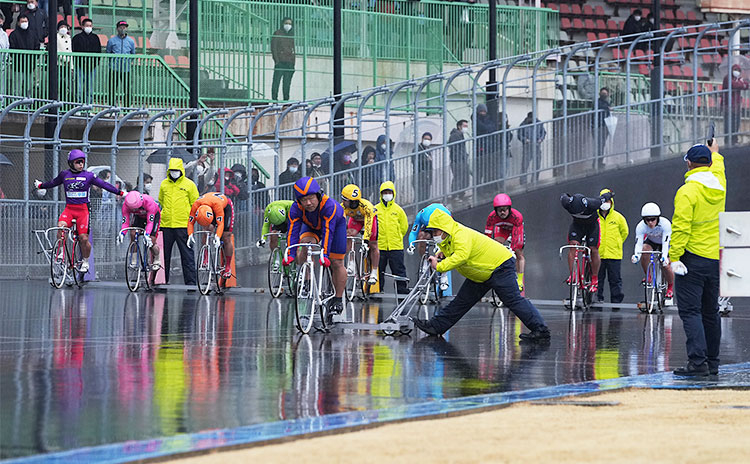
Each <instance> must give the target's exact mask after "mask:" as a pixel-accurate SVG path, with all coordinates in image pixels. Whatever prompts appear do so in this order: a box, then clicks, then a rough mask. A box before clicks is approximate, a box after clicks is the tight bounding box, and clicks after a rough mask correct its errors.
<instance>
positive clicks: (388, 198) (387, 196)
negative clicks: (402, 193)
mask: <svg viewBox="0 0 750 464" xmlns="http://www.w3.org/2000/svg"><path fill="white" fill-rule="evenodd" d="M383 201H384V202H386V203H388V202H389V201H393V194H392V193H386V194H383Z"/></svg>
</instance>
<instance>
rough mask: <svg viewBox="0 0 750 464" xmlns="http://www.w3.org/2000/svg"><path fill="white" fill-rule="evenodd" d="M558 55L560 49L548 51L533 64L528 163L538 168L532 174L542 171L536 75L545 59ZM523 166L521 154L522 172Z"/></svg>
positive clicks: (533, 177)
mask: <svg viewBox="0 0 750 464" xmlns="http://www.w3.org/2000/svg"><path fill="white" fill-rule="evenodd" d="M560 53H561V52H560V49H559V48H555V49H554V50H550V51H548V52H547V53H545V54H544V55H542V56H541V57H539V59H537V60H536V63H535V64H534V71H533V72H532V73H531V123H532V124H533V126H532V129H531V137H532V139H533V143H534V145H533V147H534V148H533V152H532V155H531V156H532V157H531V160H530V162H529V166H531V165H532V164H533V165H536V164H538V166H536V168H535V169H534V170H533V172H535V173H536V172H537V171H541V170H542V162H541V157H542V154H541V153H539V154H538V155H537V149H540V147H537V143H536V141H537V135H536V134H537V123H536V121H537V117H536V116H537V113H536V105H537V97H536V74H537V73H538V72H539V67H540V66H541V65H542V63H546V62H547V58H549V57H550V56H552V55H560ZM552 81H553V82H554V79H552ZM521 143H522V144H523V140H522V141H521ZM537 156H538V158H537ZM537 159H539V162H538V163H537V161H536V160H537ZM523 164H524V163H523V154H522V155H521V170H522V171H524V167H523ZM553 164H554V163H553ZM521 175H523V176H524V178H526V173H525V172H522V173H521ZM537 175H538V174H537ZM535 177H536V176H531V179H532V180H534V179H535Z"/></svg>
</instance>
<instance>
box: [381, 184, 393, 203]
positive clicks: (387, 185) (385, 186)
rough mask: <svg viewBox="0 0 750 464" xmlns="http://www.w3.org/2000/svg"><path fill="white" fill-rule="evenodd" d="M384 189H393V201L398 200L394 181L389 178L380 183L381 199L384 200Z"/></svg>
mask: <svg viewBox="0 0 750 464" xmlns="http://www.w3.org/2000/svg"><path fill="white" fill-rule="evenodd" d="M383 190H393V201H396V185H395V184H394V183H393V182H391V181H389V180H387V181H385V182H383V183H382V184H380V190H379V192H380V201H383Z"/></svg>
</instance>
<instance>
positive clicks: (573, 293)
mask: <svg viewBox="0 0 750 464" xmlns="http://www.w3.org/2000/svg"><path fill="white" fill-rule="evenodd" d="M565 250H574V255H573V266H572V267H571V269H570V277H568V287H569V290H570V299H569V300H567V302H566V304H565V306H566V307H567V308H568V309H570V310H571V311H575V309H576V307H580V308H582V309H584V310H586V309H589V308H590V307H591V303H592V301H593V299H594V293H593V292H591V291H590V290H589V289H590V286H591V276H592V273H591V249H590V248H589V247H587V246H582V245H565V246H563V247H560V259H562V257H563V251H565Z"/></svg>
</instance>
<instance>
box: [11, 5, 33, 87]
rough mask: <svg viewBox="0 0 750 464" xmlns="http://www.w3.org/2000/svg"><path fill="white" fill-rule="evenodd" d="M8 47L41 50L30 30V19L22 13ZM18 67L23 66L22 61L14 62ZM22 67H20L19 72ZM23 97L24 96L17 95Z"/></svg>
mask: <svg viewBox="0 0 750 464" xmlns="http://www.w3.org/2000/svg"><path fill="white" fill-rule="evenodd" d="M8 45H9V46H10V48H11V49H13V50H39V41H38V40H36V36H35V35H34V33H33V32H32V31H31V29H30V28H29V17H28V16H26V15H25V14H23V13H21V15H20V16H18V20H17V24H16V28H15V29H14V30H13V32H11V33H10V37H8ZM13 62H14V63H15V64H16V65H19V64H21V62H22V60H13ZM20 68H21V67H20V66H19V69H18V70H19V71H21V69H20ZM17 95H22V94H17Z"/></svg>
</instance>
